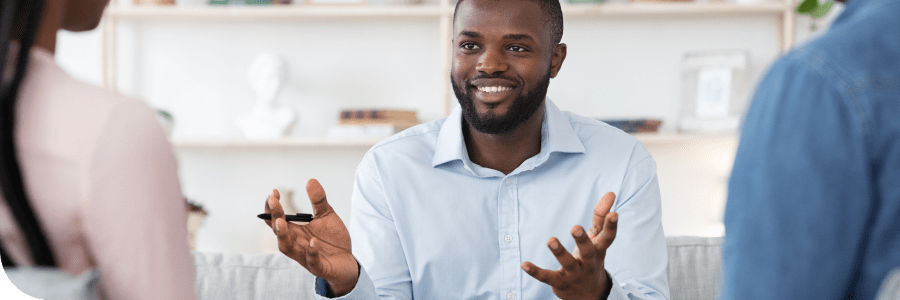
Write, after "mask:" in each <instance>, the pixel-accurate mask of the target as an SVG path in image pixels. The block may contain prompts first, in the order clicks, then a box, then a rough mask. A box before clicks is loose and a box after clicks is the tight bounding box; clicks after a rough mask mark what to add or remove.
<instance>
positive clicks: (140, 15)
mask: <svg viewBox="0 0 900 300" xmlns="http://www.w3.org/2000/svg"><path fill="white" fill-rule="evenodd" d="M792 8H793V6H790V5H788V4H785V3H782V2H770V3H756V4H736V3H609V4H579V5H565V6H563V7H562V9H563V14H565V16H566V17H574V18H597V17H606V16H617V15H622V16H653V15H657V16H666V15H709V14H714V15H719V14H729V13H734V14H747V13H751V14H752V13H758V14H772V13H776V14H777V13H783V12H784V11H785V10H789V9H792ZM106 15H107V16H108V17H112V18H119V19H172V18H176V19H177V18H181V19H227V20H240V19H248V20H252V19H259V20H271V19H273V18H275V19H304V18H395V17H414V18H421V17H431V18H438V17H441V16H450V17H452V15H453V9H452V7H441V6H438V5H395V6H304V5H290V6H225V5H222V6H217V5H211V6H193V7H179V6H133V7H110V8H109V9H107V10H106Z"/></svg>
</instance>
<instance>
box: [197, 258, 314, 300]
mask: <svg viewBox="0 0 900 300" xmlns="http://www.w3.org/2000/svg"><path fill="white" fill-rule="evenodd" d="M194 266H195V268H196V272H197V281H196V288H197V295H198V299H201V300H206V299H209V300H227V299H241V300H244V299H296V300H307V299H309V300H312V299H315V290H314V289H313V281H314V279H313V276H312V274H310V273H309V272H308V271H306V269H304V268H303V267H302V266H300V264H299V263H297V262H295V261H293V260H291V259H290V258H288V257H287V256H284V255H283V254H281V253H277V254H271V253H258V254H232V253H200V252H195V253H194Z"/></svg>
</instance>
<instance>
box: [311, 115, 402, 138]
mask: <svg viewBox="0 0 900 300" xmlns="http://www.w3.org/2000/svg"><path fill="white" fill-rule="evenodd" d="M418 120H419V119H418V116H417V114H416V111H413V110H384V109H347V110H342V111H341V116H340V122H339V123H338V125H337V126H332V127H331V128H329V129H328V137H330V138H336V139H361V138H364V139H383V138H387V137H390V136H392V135H394V134H396V133H398V132H401V131H403V130H406V129H407V128H410V127H413V126H415V125H417V124H419V121H418Z"/></svg>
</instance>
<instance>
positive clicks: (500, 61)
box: [475, 49, 509, 74]
mask: <svg viewBox="0 0 900 300" xmlns="http://www.w3.org/2000/svg"><path fill="white" fill-rule="evenodd" d="M508 69H509V65H507V64H506V53H504V52H503V51H502V50H500V49H487V50H486V51H484V52H482V54H481V57H479V58H478V64H477V65H475V70H476V71H478V72H484V73H488V74H494V73H502V72H505V71H506V70H508Z"/></svg>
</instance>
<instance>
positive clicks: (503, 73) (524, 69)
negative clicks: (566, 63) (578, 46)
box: [450, 0, 565, 134]
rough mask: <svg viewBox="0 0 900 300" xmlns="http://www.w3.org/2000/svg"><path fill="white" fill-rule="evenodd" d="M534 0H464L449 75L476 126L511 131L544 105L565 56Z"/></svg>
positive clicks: (490, 130) (495, 131)
mask: <svg viewBox="0 0 900 300" xmlns="http://www.w3.org/2000/svg"><path fill="white" fill-rule="evenodd" d="M544 23H545V20H544V13H543V11H542V9H541V8H540V6H539V5H538V4H537V3H535V2H533V1H493V0H466V1H465V2H463V3H462V4H461V5H460V7H459V9H458V10H457V15H456V20H455V22H454V41H453V45H454V56H453V64H452V70H451V74H450V79H451V82H452V84H453V90H454V92H455V93H456V96H457V99H458V100H459V102H460V105H461V106H462V109H463V117H464V118H465V119H466V121H467V122H468V123H469V124H470V125H471V126H472V127H473V128H475V130H478V131H480V132H484V133H489V134H503V133H507V132H510V131H512V130H514V129H515V128H517V127H518V126H519V125H521V124H522V123H524V122H525V121H526V120H528V119H529V118H530V117H531V116H532V115H533V114H534V113H535V111H537V110H538V108H540V106H541V104H542V103H543V100H544V98H545V97H546V93H547V86H548V85H549V81H550V78H552V77H556V74H557V72H558V71H559V68H560V66H561V65H562V61H563V60H564V59H565V44H559V45H554V43H553V41H552V38H551V34H550V32H549V30H546V29H544V27H545V26H543V25H544Z"/></svg>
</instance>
